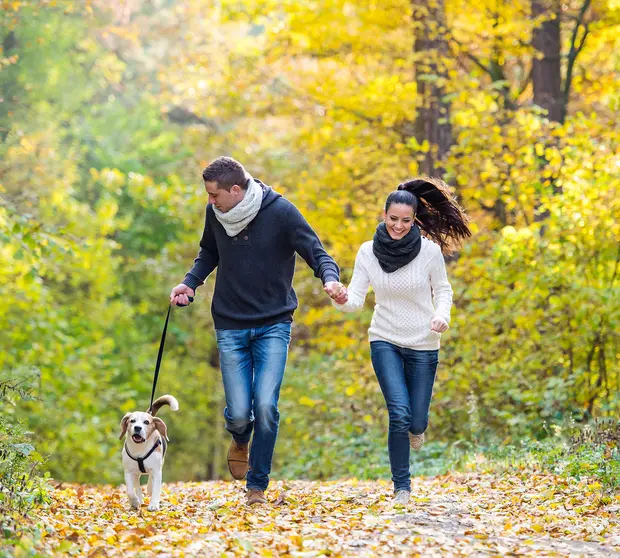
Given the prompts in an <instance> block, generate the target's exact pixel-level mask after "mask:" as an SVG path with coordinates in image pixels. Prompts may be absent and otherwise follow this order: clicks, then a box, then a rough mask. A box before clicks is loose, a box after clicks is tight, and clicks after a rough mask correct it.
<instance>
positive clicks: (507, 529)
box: [35, 473, 620, 557]
mask: <svg viewBox="0 0 620 558" xmlns="http://www.w3.org/2000/svg"><path fill="white" fill-rule="evenodd" d="M412 489H413V492H412V499H411V503H410V504H409V505H407V506H394V505H393V504H392V502H391V497H392V494H391V487H390V486H389V485H388V484H387V483H385V482H358V481H355V480H349V481H342V482H323V483H319V482H305V481H293V482H274V483H273V484H272V486H271V488H270V490H269V491H268V494H267V495H268V499H269V501H270V504H269V505H266V506H255V507H252V508H248V507H246V506H245V504H244V500H243V488H242V484H241V483H233V482H206V483H178V484H169V485H166V486H165V488H164V494H163V498H162V510H161V511H159V512H153V513H152V512H148V511H147V510H146V507H143V508H142V509H141V510H140V511H137V512H136V511H130V510H129V508H128V504H127V501H126V497H125V495H124V493H123V490H122V489H121V488H112V487H109V486H100V487H93V486H62V485H61V486H60V487H58V488H57V489H55V490H54V492H53V499H54V503H53V504H52V505H51V506H49V508H48V509H45V510H42V511H41V512H40V514H39V517H38V520H39V521H40V522H41V523H42V524H43V525H44V526H45V529H46V534H45V536H44V537H43V538H42V539H41V541H39V542H38V543H37V544H36V545H35V550H37V551H38V552H40V553H42V554H45V555H61V554H63V553H68V554H71V555H79V556H89V557H99V556H101V557H103V556H107V557H111V556H153V555H166V556H231V557H232V556H263V557H270V556H300V557H302V556H303V557H312V556H353V555H355V556H395V555H396V556H398V555H402V556H416V555H419V556H466V555H490V556H505V555H519V556H521V555H545V556H549V555H552V556H568V555H570V556H582V555H583V556H597V555H598V556H609V555H610V553H614V551H620V521H619V519H618V517H617V515H616V512H617V511H618V509H620V498H618V497H609V496H608V497H607V500H606V501H608V502H610V503H605V502H604V501H603V499H602V497H601V495H600V494H597V493H596V492H595V490H594V487H593V486H592V485H587V484H586V483H579V482H577V481H572V480H566V479H561V478H556V477H552V476H550V475H533V474H525V473H521V474H519V475H508V474H505V475H503V476H497V475H490V474H489V475H487V474H471V473H468V474H450V475H446V476H443V477H437V478H430V479H422V478H416V479H414V480H413V486H412ZM568 502H573V504H574V506H575V507H574V508H572V509H571V508H570V507H569V506H567V505H566V504H567V503H568ZM578 509H579V511H577V510H578Z"/></svg>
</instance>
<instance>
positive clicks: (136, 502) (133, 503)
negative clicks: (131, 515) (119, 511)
mask: <svg viewBox="0 0 620 558" xmlns="http://www.w3.org/2000/svg"><path fill="white" fill-rule="evenodd" d="M129 505H130V506H131V507H132V508H133V509H134V510H139V509H140V506H141V505H142V501H141V500H140V499H139V498H136V497H133V498H129Z"/></svg>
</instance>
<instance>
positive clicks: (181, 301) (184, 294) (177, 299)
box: [170, 283, 194, 306]
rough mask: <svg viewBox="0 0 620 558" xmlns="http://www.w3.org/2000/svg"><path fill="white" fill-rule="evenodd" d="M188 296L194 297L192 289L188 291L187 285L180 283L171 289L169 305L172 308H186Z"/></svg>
mask: <svg viewBox="0 0 620 558" xmlns="http://www.w3.org/2000/svg"><path fill="white" fill-rule="evenodd" d="M190 296H192V297H193V296H194V289H190V288H189V287H188V286H187V285H184V284H183V283H181V284H180V285H177V286H176V287H175V288H174V289H172V292H171V293H170V304H172V305H174V306H188V305H189V297H190Z"/></svg>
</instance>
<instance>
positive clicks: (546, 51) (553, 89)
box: [532, 0, 565, 122]
mask: <svg viewBox="0 0 620 558" xmlns="http://www.w3.org/2000/svg"><path fill="white" fill-rule="evenodd" d="M560 11H561V5H560V0H532V17H540V16H545V21H543V23H541V25H540V26H538V27H537V28H536V29H534V34H533V36H532V46H533V47H534V48H535V49H536V50H537V51H538V53H540V54H539V56H540V55H541V54H542V58H540V59H539V58H535V59H534V61H533V64H532V81H533V84H534V104H536V105H538V106H539V107H541V108H543V109H545V110H546V111H547V116H548V118H549V120H552V121H555V122H562V121H563V120H564V114H565V110H564V94H563V91H562V73H561V58H560V46H561V40H560Z"/></svg>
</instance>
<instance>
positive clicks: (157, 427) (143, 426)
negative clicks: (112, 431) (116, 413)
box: [119, 411, 168, 444]
mask: <svg viewBox="0 0 620 558" xmlns="http://www.w3.org/2000/svg"><path fill="white" fill-rule="evenodd" d="M155 431H157V432H159V433H160V434H161V435H162V436H163V438H164V439H165V440H168V429H167V428H166V423H165V422H164V421H163V420H161V419H160V418H158V417H153V416H151V415H149V414H148V413H143V412H140V411H134V412H133V413H127V414H126V415H125V416H124V417H123V420H121V435H120V436H119V440H122V439H123V437H124V436H125V435H127V437H128V438H131V440H132V441H133V442H134V443H136V444H143V443H144V442H146V441H147V440H148V439H149V438H150V437H151V436H152V435H153V433H154V432H155Z"/></svg>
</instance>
